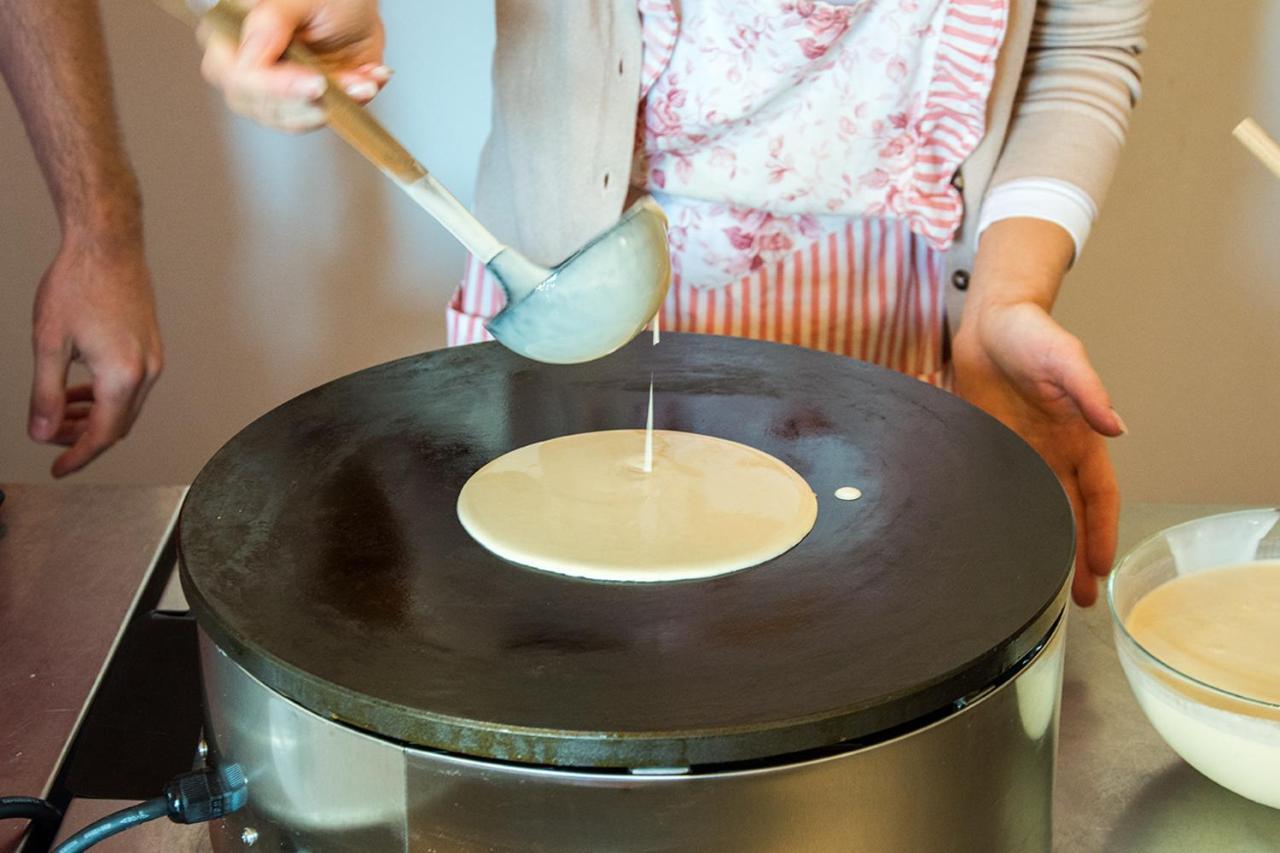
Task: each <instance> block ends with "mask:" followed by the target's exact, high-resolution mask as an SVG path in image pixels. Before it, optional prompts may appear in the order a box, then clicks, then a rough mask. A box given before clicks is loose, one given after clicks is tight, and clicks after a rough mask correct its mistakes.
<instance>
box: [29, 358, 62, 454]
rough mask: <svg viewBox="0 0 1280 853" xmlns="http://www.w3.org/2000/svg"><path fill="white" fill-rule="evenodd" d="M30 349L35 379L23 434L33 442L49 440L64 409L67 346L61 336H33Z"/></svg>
mask: <svg viewBox="0 0 1280 853" xmlns="http://www.w3.org/2000/svg"><path fill="white" fill-rule="evenodd" d="M34 348H35V376H34V377H33V379H32V382H31V405H30V411H29V413H28V418H27V432H28V433H29V434H30V435H31V437H32V438H33V439H35V440H36V441H49V440H50V439H52V438H53V436H54V434H55V433H56V432H57V431H58V427H59V425H60V424H61V423H62V411H63V409H64V408H65V407H66V388H67V367H68V365H69V364H70V363H71V343H70V341H67V340H65V339H63V338H62V337H61V336H43V337H42V336H40V335H39V334H37V337H36V339H35V347H34Z"/></svg>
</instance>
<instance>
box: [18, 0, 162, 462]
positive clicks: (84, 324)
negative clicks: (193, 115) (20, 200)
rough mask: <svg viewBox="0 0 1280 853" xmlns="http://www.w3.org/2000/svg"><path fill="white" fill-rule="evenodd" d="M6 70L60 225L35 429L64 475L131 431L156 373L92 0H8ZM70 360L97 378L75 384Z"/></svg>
mask: <svg viewBox="0 0 1280 853" xmlns="http://www.w3.org/2000/svg"><path fill="white" fill-rule="evenodd" d="M0 73H3V75H4V78H5V81H6V83H7V84H8V86H9V89H10V91H11V92H12V93H13V97H14V100H15V101H16V103H17V105H18V111H19V112H20V113H21V115H22V119H23V122H24V123H25V125H26V129H27V135H28V137H29V138H30V139H31V144H32V146H33V148H34V149H35V153H36V157H37V159H38V160H39V162H40V168H41V170H42V171H43V173H44V177H45V181H46V182H47V183H48V185H49V191H50V193H51V194H52V196H53V201H54V205H55V207H56V209H57V213H58V220H59V223H60V225H61V227H62V244H61V247H60V249H59V251H58V255H57V257H56V258H55V259H54V261H53V263H52V265H50V267H49V269H48V270H47V272H46V273H45V276H44V279H43V280H42V281H41V282H40V286H39V289H38V290H37V292H36V300H35V316H34V331H33V345H34V349H35V378H34V381H33V383H32V388H31V410H30V420H29V424H28V430H29V432H30V434H31V436H32V438H34V439H35V440H37V441H42V442H50V443H56V444H61V445H65V446H67V447H68V448H69V449H68V450H66V451H65V452H64V453H62V454H61V455H60V456H59V457H58V459H57V460H56V461H55V462H54V465H53V473H54V475H55V476H62V475H64V474H68V473H71V472H72V471H75V470H77V469H79V468H81V467H83V466H84V465H86V464H88V463H89V462H90V461H92V460H93V459H94V458H95V457H97V456H98V454H100V453H102V451H104V450H106V449H107V448H108V447H110V446H111V445H112V444H114V443H115V442H116V441H118V440H119V439H121V438H122V437H124V435H125V434H126V433H127V432H128V431H129V428H130V426H132V424H133V421H134V419H135V418H136V417H137V414H138V410H139V409H140V408H141V406H142V403H143V400H144V399H145V397H146V395H147V392H148V391H149V390H150V388H151V386H152V384H153V383H154V382H155V380H156V378H157V377H158V376H159V373H160V367H161V347H160V334H159V329H158V328H157V326H156V319H155V301H154V297H153V295H152V291H151V280H150V274H149V273H148V271H147V265H146V260H145V258H144V256H143V250H142V218H141V202H140V199H139V194H138V186H137V181H136V179H135V178H134V175H133V172H132V170H131V169H130V167H129V162H128V158H127V157H126V156H125V153H124V148H123V145H122V143H121V139H120V132H119V129H118V127H117V125H116V117H115V108H114V104H113V101H112V96H111V82H110V79H111V78H110V71H109V69H108V66H107V59H106V49H105V47H104V44H103V39H102V30H101V21H100V17H99V12H98V6H97V3H96V0H58V2H56V3H50V2H48V0H0ZM73 360H78V361H82V362H83V363H84V364H85V365H86V366H87V367H88V369H89V372H90V374H91V376H92V380H93V381H92V384H91V385H85V386H78V387H75V388H70V389H68V388H67V387H66V382H67V369H68V367H69V365H70V363H71V361H73Z"/></svg>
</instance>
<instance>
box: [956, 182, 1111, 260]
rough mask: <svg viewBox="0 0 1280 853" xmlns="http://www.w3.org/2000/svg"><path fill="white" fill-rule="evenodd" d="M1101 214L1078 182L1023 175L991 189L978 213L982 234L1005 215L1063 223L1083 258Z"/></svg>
mask: <svg viewBox="0 0 1280 853" xmlns="http://www.w3.org/2000/svg"><path fill="white" fill-rule="evenodd" d="M1097 215H1098V206H1097V205H1096V204H1094V203H1093V199H1091V198H1089V195H1088V194H1087V193H1086V192H1085V191H1084V190H1082V189H1080V188H1079V187H1078V186H1076V185H1075V184H1072V183H1068V182H1067V181H1063V180H1059V179H1057V178H1019V179H1017V180H1013V181H1009V182H1007V183H1003V184H1000V185H999V186H997V187H994V188H993V189H992V190H991V192H989V193H987V198H986V200H985V201H984V202H983V203H982V212H981V214H980V215H979V217H978V234H979V235H980V234H982V232H983V231H986V230H987V228H988V227H990V225H991V224H992V223H994V222H999V221H1000V220H1001V219H1013V218H1014V217H1018V216H1028V217H1031V218H1033V219H1044V220H1047V221H1049V222H1053V223H1055V224H1057V225H1061V226H1062V228H1063V229H1064V230H1065V231H1066V232H1067V233H1068V234H1070V235H1071V239H1072V241H1073V242H1074V243H1075V246H1076V257H1077V258H1079V257H1080V251H1081V250H1082V249H1083V248H1084V244H1085V241H1086V240H1088V239H1089V230H1090V229H1091V228H1092V227H1093V220H1094V219H1095V218H1096V217H1097Z"/></svg>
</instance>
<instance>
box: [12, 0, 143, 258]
mask: <svg viewBox="0 0 1280 853" xmlns="http://www.w3.org/2000/svg"><path fill="white" fill-rule="evenodd" d="M0 72H2V73H3V74H4V78H5V81H6V82H7V83H8V86H9V90H10V91H11V92H12V94H13V97H14V101H15V102H16V103H17V105H18V110H19V112H20V113H21V114H22V119H23V122H24V124H25V125H26V129H27V135H28V136H29V137H30V139H31V143H32V146H33V147H34V149H35V152H36V157H37V159H38V160H39V162H40V168H41V170H42V171H43V172H44V176H45V180H46V182H47V183H48V185H49V191H50V193H51V194H52V196H53V200H54V205H55V207H56V208H57V212H58V219H59V221H60V223H61V224H62V228H63V232H64V233H68V234H77V233H84V234H88V235H91V236H93V237H94V238H95V239H99V240H101V239H104V238H106V239H111V240H123V241H129V240H138V239H140V238H141V227H142V226H141V214H140V208H141V203H140V200H139V194H138V185H137V180H136V179H135V177H134V175H133V171H132V169H131V168H130V166H129V161H128V158H127V156H126V155H125V152H124V146H123V144H122V142H121V138H120V130H119V127H118V125H117V121H116V114H115V106H114V102H113V98H112V94H111V74H110V69H109V68H108V65H107V57H106V48H105V45H104V44H103V38H102V26H101V18H100V14H99V10H98V4H97V2H96V0H57V2H50V0H0Z"/></svg>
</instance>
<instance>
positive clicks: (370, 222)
mask: <svg viewBox="0 0 1280 853" xmlns="http://www.w3.org/2000/svg"><path fill="white" fill-rule="evenodd" d="M106 5H107V7H108V9H107V12H108V19H109V25H110V33H109V35H110V37H111V42H112V48H113V53H114V55H115V66H116V78H117V81H118V84H117V85H118V89H119V98H120V101H121V105H122V110H123V114H124V122H125V126H126V132H127V134H128V137H129V142H130V147H131V149H132V151H133V156H134V160H135V162H136V166H137V168H138V171H139V173H140V175H141V178H142V181H143V185H144V190H145V192H146V196H147V204H148V207H147V217H148V218H147V224H148V235H149V240H150V255H151V258H152V263H153V267H154V271H155V274H156V281H157V287H158V289H159V292H160V299H161V313H162V322H163V324H164V330H165V333H166V337H167V346H168V363H169V366H168V370H167V372H166V375H165V377H164V380H163V382H162V383H161V384H160V386H159V387H158V388H157V390H156V391H155V393H154V394H153V396H152V399H151V402H150V404H149V406H148V408H147V411H146V412H145V413H144V417H143V419H142V421H141V422H140V424H139V426H138V427H137V428H136V430H135V431H134V434H133V435H132V436H131V437H130V438H129V439H128V441H127V442H126V443H125V444H123V445H121V446H120V447H118V448H116V449H115V450H113V451H112V452H111V453H110V454H109V456H107V457H105V458H104V459H102V460H101V461H99V462H98V463H97V464H95V465H94V466H93V467H92V468H91V469H90V470H89V471H88V472H87V473H85V474H84V475H82V476H81V477H80V479H81V480H83V481H122V482H185V481H188V480H189V479H190V478H191V477H192V476H193V475H194V474H195V472H196V471H197V470H198V469H199V467H200V465H201V463H202V462H203V461H204V460H205V459H206V458H207V457H208V456H209V455H210V454H211V453H212V452H213V451H214V450H215V449H216V448H217V447H218V446H219V444H220V443H221V442H223V441H224V440H226V439H227V438H228V437H230V436H231V435H232V434H233V433H234V432H235V431H236V430H237V429H239V428H240V427H241V426H243V425H244V424H245V423H246V422H248V421H249V420H251V419H253V418H254V417H255V416H257V415H258V414H260V413H262V412H263V411H265V410H266V409H268V408H270V407H271V406H273V405H275V404H277V403H279V402H281V401H283V400H285V399H287V398H288V397H290V396H292V395H294V394H297V393H299V392H301V391H303V390H305V389H307V388H310V387H312V386H314V385H316V384H318V383H320V382H322V381H324V380H326V379H329V378H331V377H334V376H338V375H341V374H344V373H347V372H350V371H352V370H355V369H358V368H360V367H363V366H366V365H370V364H374V363H377V362H380V361H384V360H387V359H390V358H394V357H396V356H399V355H404V354H408V353H412V352H417V351H420V350H424V349H428V348H433V347H435V346H438V345H440V344H441V343H442V338H443V324H442V321H441V319H440V311H441V307H442V304H443V302H444V300H445V298H446V295H447V293H448V291H449V290H450V289H451V287H452V285H453V281H454V277H455V275H456V273H457V269H458V265H459V263H460V260H461V253H460V251H459V250H458V249H457V248H456V247H455V246H453V245H451V244H450V243H449V241H448V240H447V239H446V238H444V237H443V236H442V233H441V232H440V231H439V229H437V228H436V227H435V226H434V225H433V224H432V223H431V222H429V221H428V220H427V219H426V218H425V216H424V215H423V214H421V213H419V212H418V211H417V210H415V209H413V208H412V207H411V206H410V205H409V204H407V203H406V202H405V201H404V200H403V199H401V198H400V197H398V196H397V195H396V193H395V191H394V190H392V189H391V188H390V187H389V186H388V185H386V184H385V182H384V181H383V180H382V179H381V178H379V177H378V176H377V175H376V174H375V173H374V172H373V171H372V170H371V169H369V168H368V167H366V166H365V165H364V164H363V163H362V162H360V161H358V160H357V159H356V158H355V157H354V156H352V155H351V154H350V153H349V152H347V151H346V150H344V149H342V148H341V146H340V145H339V144H338V143H336V142H335V141H334V140H333V139H332V138H330V137H329V136H327V135H325V134H316V135H311V136H307V137H302V138H288V137H280V136H276V135H273V134H270V133H268V132H266V131H262V130H259V129H257V128H255V127H252V126H250V125H248V124H247V123H245V122H241V121H238V120H232V119H230V118H228V117H227V116H226V115H225V114H224V112H223V111H222V109H221V107H220V105H219V104H218V103H217V102H216V100H215V99H214V98H213V96H212V95H210V94H209V93H208V92H207V91H206V90H205V88H204V86H203V84H202V83H201V82H200V81H199V79H198V76H197V74H196V62H195V54H194V48H193V47H192V46H191V44H190V41H189V37H188V36H187V35H186V34H185V33H183V32H182V31H181V30H180V28H178V27H177V26H176V25H175V24H173V23H171V22H169V21H168V20H167V19H165V18H164V17H163V16H162V15H161V14H159V13H157V12H154V11H152V9H151V8H150V7H149V6H148V4H147V3H146V2H145V1H144V0H113V2H111V3H108V4H106ZM488 5H489V4H485V3H465V4H464V3H453V4H444V3H423V2H421V0H388V2H385V3H384V7H385V9H386V13H387V16H388V20H389V24H390V30H391V34H392V38H391V47H390V62H391V64H392V65H393V66H394V67H395V68H396V69H397V72H398V73H397V75H396V78H395V80H394V81H393V84H392V86H391V87H390V88H389V89H388V91H387V92H386V93H385V94H384V95H383V96H382V97H381V98H380V99H379V103H378V105H377V110H378V112H379V114H380V115H381V116H382V117H383V118H384V120H385V121H386V122H387V123H388V124H389V125H390V126H391V127H392V128H393V129H394V130H395V131H397V132H398V133H400V134H402V135H403V136H404V138H405V139H406V140H407V141H408V143H409V145H410V147H411V148H412V149H413V150H414V151H416V152H418V153H419V155H420V157H421V158H422V159H423V160H424V161H425V162H426V163H427V165H428V166H430V167H431V168H433V169H434V170H435V171H436V172H437V174H439V175H440V176H441V178H442V179H443V180H444V181H445V182H446V183H447V184H448V185H450V186H452V187H454V188H455V189H456V190H458V191H459V194H460V195H462V196H463V197H464V199H465V198H467V197H469V191H470V187H471V183H472V180H473V178H474V168H475V157H476V154H477V152H478V150H479V146H480V143H481V141H482V140H483V136H484V133H485V129H486V124H487V115H488V109H489V106H488V93H487V89H486V79H487V70H488V68H487V66H488V50H489V47H490V44H491V38H492V36H491V33H490V30H491V27H492V21H491V15H490V12H489V9H488ZM1228 10H1229V11H1228ZM407 33H414V36H415V38H414V41H413V43H412V44H410V42H409V39H408V38H406V37H405V34H407ZM1151 42H1152V48H1151V51H1150V54H1149V56H1148V57H1147V63H1146V65H1147V75H1146V87H1147V98H1146V101H1145V103H1144V104H1143V107H1142V109H1141V111H1140V113H1139V116H1138V118H1137V121H1136V123H1135V127H1134V132H1133V138H1132V142H1131V145H1130V147H1129V150H1128V152H1127V154H1126V157H1125V161H1124V164H1123V166H1122V169H1121V173H1120V175H1119V176H1118V178H1117V181H1116V185H1115V188H1114V190H1113V192H1112V195H1111V198H1110V200H1109V202H1108V205H1107V208H1106V211H1105V213H1104V216H1103V218H1102V220H1101V222H1100V223H1099V226H1098V228H1097V230H1096V231H1095V233H1094V237H1093V239H1092V242H1091V244H1090V246H1089V247H1088V250H1087V253H1086V256H1085V258H1084V259H1083V260H1082V262H1081V264H1080V266H1079V268H1078V270H1077V271H1076V272H1075V274H1074V275H1073V276H1072V277H1071V281H1070V282H1069V288H1068V292H1067V293H1066V295H1065V296H1064V297H1063V299H1062V302H1061V305H1060V310H1059V316H1060V317H1061V319H1062V320H1063V321H1064V322H1065V323H1067V324H1068V326H1069V327H1070V328H1072V329H1073V330H1074V331H1076V332H1077V333H1078V334H1080V335H1081V336H1082V337H1083V338H1084V339H1085V341H1086V343H1088V344H1089V346H1090V348H1091V351H1092V352H1093V354H1094V357H1095V360H1096V361H1097V363H1098V366H1099V367H1100V369H1101V370H1102V372H1103V375H1104V377H1105V378H1106V379H1107V380H1108V382H1109V385H1110V387H1111V389H1112V391H1113V394H1114V397H1115V400H1116V404H1117V407H1118V408H1119V409H1120V411H1121V412H1122V413H1123V415H1124V417H1125V418H1126V420H1127V421H1128V423H1129V426H1130V429H1131V434H1130V435H1129V436H1128V437H1126V438H1124V439H1122V440H1120V441H1119V442H1117V443H1116V445H1115V452H1116V461H1117V465H1118V467H1119V470H1120V475H1121V482H1122V486H1123V488H1124V489H1125V492H1126V495H1127V496H1128V497H1130V498H1137V499H1149V500H1197V501H1199V500H1203V501H1218V500H1221V501H1269V500H1274V499H1275V494H1276V491H1277V489H1276V488H1275V487H1274V485H1273V484H1274V483H1275V481H1276V479H1277V475H1280V443H1278V442H1276V441H1274V440H1273V439H1272V433H1273V431H1274V427H1273V425H1274V424H1277V423H1280V381H1277V379H1276V378H1275V376H1274V375H1273V373H1272V371H1271V370H1269V369H1268V368H1269V367H1270V365H1271V363H1272V362H1273V361H1274V360H1275V358H1276V357H1277V355H1280V272H1277V267H1278V266H1280V265H1278V264H1277V262H1278V261H1280V229H1277V227H1276V225H1277V224H1280V217H1278V215H1277V214H1280V181H1276V180H1275V179H1273V178H1272V177H1271V176H1270V175H1269V174H1268V173H1267V172H1265V171H1264V170H1263V169H1262V168H1261V167H1260V166H1258V165H1257V164H1256V163H1254V162H1253V161H1252V160H1251V159H1249V157H1248V156H1247V155H1246V154H1245V153H1244V151H1243V150H1242V149H1240V148H1239V147H1238V146H1237V145H1236V144H1235V143H1234V142H1233V141H1232V140H1231V138H1230V135H1229V134H1230V130H1231V127H1232V126H1233V125H1234V124H1235V122H1236V121H1237V120H1238V119H1239V118H1240V117H1241V116H1243V115H1244V114H1246V113H1250V112H1251V113H1253V114H1254V115H1256V116H1257V117H1258V119H1259V120H1260V121H1261V122H1262V123H1263V124H1264V126H1267V127H1269V128H1270V129H1272V130H1273V131H1275V132H1277V133H1278V134H1280V67H1278V66H1277V65H1276V63H1275V62H1270V63H1268V57H1267V53H1268V51H1269V49H1270V48H1271V47H1280V4H1276V3H1269V2H1266V0H1240V2H1232V3H1229V4H1219V3H1185V2H1179V3H1174V2H1164V3H1162V4H1157V9H1156V19H1155V21H1154V23H1153V25H1152V28H1151ZM442 82H445V83H446V84H445V85H441V83H442ZM0 158H3V159H2V162H3V163H4V164H5V168H4V170H3V173H2V174H3V178H2V179H0V180H2V181H3V183H2V184H0V282H3V286H2V287H0V365H3V367H2V368H0V480H38V479H41V478H43V477H44V476H45V475H44V471H45V469H46V467H47V465H48V463H49V461H50V459H51V458H52V452H51V451H49V450H46V449H43V448H37V447H35V446H33V445H31V444H30V443H29V442H27V440H26V438H25V435H24V421H25V416H24V415H25V408H26V393H27V383H28V372H29V369H30V356H29V354H28V348H27V335H28V331H29V330H28V322H29V310H30V308H29V306H30V296H31V290H32V288H33V287H34V284H35V282H36V281H37V279H38V278H39V275H40V273H41V271H42V270H43V268H44V266H45V264H46V263H47V261H48V259H49V258H50V257H51V255H52V253H53V251H54V248H55V246H56V231H55V227H54V222H53V218H52V214H51V212H50V209H49V205H48V202H47V199H46V197H45V194H44V190H43V187H42V185H41V184H40V181H39V178H38V176H37V174H36V171H35V166H34V163H33V161H32V160H31V157H30V154H29V153H28V151H27V148H26V143H25V140H24V139H23V137H22V134H21V130H20V127H19V126H18V124H17V121H16V118H15V116H14V114H13V111H12V109H11V107H10V106H9V105H8V103H7V102H6V103H0Z"/></svg>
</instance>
